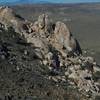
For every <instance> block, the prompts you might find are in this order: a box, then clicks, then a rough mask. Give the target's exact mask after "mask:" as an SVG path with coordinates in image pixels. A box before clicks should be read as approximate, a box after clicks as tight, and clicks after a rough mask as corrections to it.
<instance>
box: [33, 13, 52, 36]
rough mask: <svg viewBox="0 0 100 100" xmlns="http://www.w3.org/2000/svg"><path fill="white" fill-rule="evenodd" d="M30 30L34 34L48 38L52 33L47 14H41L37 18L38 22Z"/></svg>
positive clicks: (50, 22)
mask: <svg viewBox="0 0 100 100" xmlns="http://www.w3.org/2000/svg"><path fill="white" fill-rule="evenodd" d="M32 29H33V30H34V31H35V32H38V33H41V34H45V35H46V36H48V35H50V34H51V33H52V32H53V29H52V21H51V19H50V18H49V16H48V15H47V14H42V15H40V16H39V17H38V20H37V21H36V22H35V23H34V25H33V27H32Z"/></svg>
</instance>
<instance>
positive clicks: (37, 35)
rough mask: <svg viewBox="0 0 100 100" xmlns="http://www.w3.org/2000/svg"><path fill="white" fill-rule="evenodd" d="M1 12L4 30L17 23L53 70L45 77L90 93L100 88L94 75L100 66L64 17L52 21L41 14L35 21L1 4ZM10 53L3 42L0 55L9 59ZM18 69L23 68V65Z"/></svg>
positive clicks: (96, 92)
mask: <svg viewBox="0 0 100 100" xmlns="http://www.w3.org/2000/svg"><path fill="white" fill-rule="evenodd" d="M0 15H1V16H0V22H1V23H0V31H1V32H2V30H3V29H4V30H5V29H7V28H8V27H13V29H14V30H15V31H16V32H17V33H19V35H21V36H23V37H24V39H25V40H26V41H27V43H29V44H31V46H32V47H33V51H34V56H35V57H34V59H35V58H36V57H37V58H38V59H39V64H40V63H41V65H43V66H44V65H45V66H46V68H48V70H49V72H50V73H49V74H48V75H46V76H45V78H47V79H49V80H50V81H51V80H52V81H54V82H55V83H56V85H57V86H59V84H69V86H72V87H74V88H78V91H79V92H81V93H84V94H85V95H88V96H90V95H93V94H95V95H96V94H98V93H99V92H100V89H99V87H100V85H99V83H98V81H95V79H94V76H95V73H98V72H99V73H100V68H99V67H98V65H97V64H96V62H95V60H94V58H92V57H84V56H83V55H82V50H81V47H80V45H79V43H78V41H77V40H76V39H75V38H74V36H73V35H72V34H71V32H70V30H69V29H68V27H67V25H66V24H64V23H63V22H60V21H58V22H56V23H52V21H51V20H50V18H49V17H48V15H46V14H42V15H40V16H39V18H38V20H37V21H36V22H34V23H32V22H29V21H26V20H24V19H23V18H21V17H20V16H18V15H16V14H15V13H14V12H13V11H12V10H11V9H10V8H8V7H1V8H0ZM8 33H9V32H8ZM13 33H14V32H13ZM29 51H30V50H24V56H25V55H28V52H29ZM8 56H9V53H8V49H7V48H6V47H5V46H1V47H0V59H6V58H7V57H8ZM20 59H21V55H20ZM23 59H26V58H24V57H23ZM29 61H30V60H29ZM20 63H21V61H20ZM20 63H19V62H18V64H19V65H20V66H22V65H23V63H21V64H20ZM25 63H26V62H25ZM11 64H12V61H11ZM31 66H32V65H31ZM17 67H18V66H17ZM17 69H18V70H19V67H18V68H17ZM52 74H53V75H52Z"/></svg>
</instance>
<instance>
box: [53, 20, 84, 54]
mask: <svg viewBox="0 0 100 100" xmlns="http://www.w3.org/2000/svg"><path fill="white" fill-rule="evenodd" d="M54 37H55V41H56V43H58V45H59V46H57V47H56V48H58V50H59V49H60V50H61V51H64V50H65V52H66V53H68V52H70V53H76V54H81V53H82V52H81V49H80V46H79V44H78V42H77V40H76V39H75V38H74V37H73V36H72V34H71V32H70V30H69V29H68V27H67V26H66V25H65V24H64V23H63V22H60V21H59V22H57V23H56V25H55V30H54ZM55 46H56V45H55ZM59 47H60V48H59Z"/></svg>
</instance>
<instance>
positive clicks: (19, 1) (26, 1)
mask: <svg viewBox="0 0 100 100" xmlns="http://www.w3.org/2000/svg"><path fill="white" fill-rule="evenodd" d="M32 3H33V4H49V3H52V2H48V1H42V0H38V1H37V0H17V1H15V2H3V1H0V5H18V4H32Z"/></svg>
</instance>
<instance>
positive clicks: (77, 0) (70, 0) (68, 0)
mask: <svg viewBox="0 0 100 100" xmlns="http://www.w3.org/2000/svg"><path fill="white" fill-rule="evenodd" d="M14 1H19V0H0V2H14ZM20 1H21V0H20ZM22 1H24V0H22ZM25 1H26V0H25ZM27 1H34V0H27ZM35 1H48V2H53V3H82V2H100V0H35Z"/></svg>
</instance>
